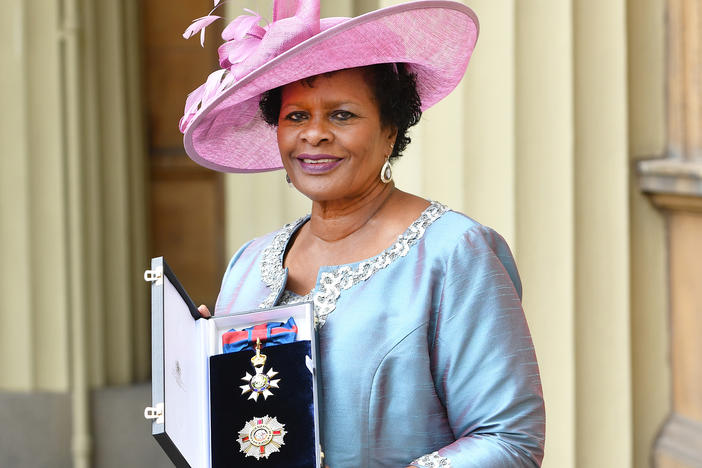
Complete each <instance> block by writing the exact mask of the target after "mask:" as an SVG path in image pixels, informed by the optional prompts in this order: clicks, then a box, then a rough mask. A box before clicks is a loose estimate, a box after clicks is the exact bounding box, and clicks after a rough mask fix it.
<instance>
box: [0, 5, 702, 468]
mask: <svg viewBox="0 0 702 468" xmlns="http://www.w3.org/2000/svg"><path fill="white" fill-rule="evenodd" d="M271 3H272V2H271V1H270V0H249V1H241V0H236V1H231V2H229V3H228V4H227V5H226V11H227V14H228V15H230V16H236V15H238V14H240V12H241V10H242V8H244V7H249V8H251V9H255V10H257V11H258V12H260V13H261V14H263V15H264V16H269V15H270V11H271ZM322 3H323V8H322V10H323V16H354V15H358V14H361V13H363V12H366V11H369V10H372V9H375V8H378V7H381V6H386V5H389V4H392V3H399V2H392V1H388V0H333V1H332V0H324V1H323V2H322ZM466 3H467V4H468V5H469V6H471V7H472V8H473V9H475V11H476V12H477V14H478V16H479V17H480V20H481V38H480V40H479V41H478V48H477V49H476V52H475V55H474V58H473V60H472V62H471V64H470V67H469V70H468V74H467V76H466V78H465V79H464V80H463V82H462V84H461V85H460V86H459V88H458V89H457V90H456V91H455V92H454V93H453V94H452V95H451V96H450V97H449V98H448V99H446V100H445V101H444V102H442V103H440V104H439V105H437V106H436V107H435V108H432V109H431V110H429V111H428V112H426V114H425V115H424V117H423V121H422V123H421V124H420V126H419V127H418V128H417V129H416V130H415V131H414V132H413V134H412V138H413V143H412V145H411V146H410V149H409V150H408V152H407V155H406V156H405V157H404V158H403V159H402V160H401V161H400V162H399V163H398V164H397V170H396V177H395V180H396V181H397V183H398V185H399V187H400V188H402V189H405V190H408V191H411V192H414V193H418V194H421V195H423V196H426V197H428V198H431V199H436V200H440V201H442V202H444V203H446V204H448V205H449V206H451V207H452V208H454V209H456V210H460V211H463V212H465V213H467V214H469V215H470V216H472V217H474V218H476V219H477V220H479V221H480V222H482V223H483V224H487V225H490V226H492V227H494V228H496V229H497V230H498V231H499V232H501V233H502V234H503V235H504V236H505V238H506V239H507V240H508V242H509V244H510V245H511V247H512V249H513V251H514V253H515V255H516V257H517V261H518V264H519V268H520V272H521V275H522V279H523V282H524V291H525V294H524V305H525V309H526V313H527V318H528V320H529V323H530V326H531V330H532V333H533V337H534V342H535V346H536V351H537V355H538V358H539V362H540V366H541V373H542V380H543V385H544V395H545V399H546V405H547V406H546V409H547V447H546V458H545V461H544V467H547V468H563V467H566V468H569V467H577V468H589V467H593V468H595V467H597V468H602V467H612V468H629V467H636V468H647V467H653V466H658V467H692V466H702V359H701V358H702V345H700V341H702V340H700V338H699V337H700V336H702V59H701V56H702V0H629V1H625V0H471V1H469V2H466ZM211 6H212V0H144V1H137V0H3V1H2V3H1V10H0V11H1V12H2V14H0V60H1V63H2V72H1V73H0V89H1V90H2V109H3V111H2V117H0V142H2V143H1V145H2V146H1V147H0V148H2V150H1V153H0V227H1V230H0V297H1V298H2V301H1V302H2V305H1V306H0V320H1V321H0V323H1V325H0V466H2V467H9V468H12V467H32V468H34V467H64V466H66V467H67V466H75V467H88V466H96V467H113V466H114V467H124V466H134V467H139V466H144V467H146V466H149V467H156V466H170V464H169V462H168V461H167V459H166V458H165V456H164V455H163V454H162V453H161V452H160V450H159V449H158V447H157V445H156V443H155V442H154V441H153V440H152V439H151V436H150V424H149V423H148V422H147V421H145V420H144V419H143V416H142V413H143V409H144V407H145V406H147V405H150V404H151V401H150V390H149V383H148V380H149V377H150V343H149V335H150V328H149V326H150V325H149V305H148V291H149V289H148V285H147V284H146V283H144V281H143V278H142V275H143V271H144V270H145V269H146V268H147V267H148V265H149V259H150V257H151V256H156V255H165V256H166V259H167V261H168V262H169V263H170V265H171V266H172V267H173V269H174V270H175V272H176V273H177V274H178V276H179V277H180V279H181V280H182V282H183V284H184V285H185V286H186V288H187V289H188V290H189V292H190V293H191V296H192V297H193V298H194V300H195V301H196V302H198V303H206V304H208V305H210V306H212V305H213V303H214V301H215V298H216V294H217V291H218V286H219V281H220V277H221V274H222V272H223V270H224V267H225V265H226V262H227V260H228V257H229V256H230V255H231V254H232V253H233V252H234V251H235V250H236V249H237V248H238V247H239V246H240V245H241V244H242V243H243V242H244V241H245V240H247V239H249V238H251V237H254V236H257V235H261V234H263V233H266V232H268V231H271V230H273V229H276V228H278V227H279V226H281V225H282V224H283V223H285V222H287V221H290V220H292V219H294V218H296V217H297V216H299V215H301V214H304V213H305V212H306V211H307V209H308V205H309V204H308V202H307V201H306V200H304V199H303V198H301V196H299V195H298V194H297V193H296V192H294V191H293V190H290V189H288V187H287V185H286V183H285V181H284V179H283V175H282V174H281V173H280V172H276V173H269V174H257V175H223V174H218V173H214V172H211V171H208V170H205V169H203V168H200V167H199V166H197V165H195V164H194V163H192V162H191V161H190V160H189V159H188V158H187V157H186V156H185V154H184V152H183V149H182V140H181V135H180V134H179V132H178V129H177V122H178V119H179V118H180V115H181V112H182V108H183V104H184V99H185V96H186V94H187V93H188V92H189V91H191V90H192V89H194V88H195V87H196V86H198V85H199V84H200V83H201V82H202V81H203V79H204V77H205V76H206V74H207V73H208V72H209V71H211V70H212V69H213V68H214V67H215V66H216V47H217V46H218V45H219V40H218V39H219V38H218V37H217V31H216V30H215V28H210V29H208V35H209V39H208V41H207V42H206V43H205V49H204V50H203V49H201V48H200V45H199V43H198V41H197V39H191V40H190V41H185V40H184V39H182V37H181V34H182V32H183V31H184V30H185V28H186V27H187V25H188V24H189V23H190V21H191V20H192V19H194V18H196V17H199V16H203V15H204V14H206V13H207V12H208V11H209V10H210V9H211Z"/></svg>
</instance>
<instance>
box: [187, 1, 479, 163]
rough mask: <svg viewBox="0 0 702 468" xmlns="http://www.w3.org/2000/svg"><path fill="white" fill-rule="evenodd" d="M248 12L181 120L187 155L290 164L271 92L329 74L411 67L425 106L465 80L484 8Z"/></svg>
mask: <svg viewBox="0 0 702 468" xmlns="http://www.w3.org/2000/svg"><path fill="white" fill-rule="evenodd" d="M218 3H219V0H215V6H217V4H218ZM247 11H248V10H247ZM249 13H251V15H245V16H240V17H238V18H236V19H235V20H234V21H232V22H231V23H230V24H229V25H228V26H227V27H226V28H225V29H224V31H223V32H222V38H223V39H224V40H225V41H226V42H225V43H224V44H223V45H222V46H220V48H219V62H220V66H221V67H222V68H221V69H220V70H217V71H215V72H213V73H212V74H210V76H209V77H208V79H207V81H206V82H205V83H204V84H203V85H202V86H200V87H199V88H197V89H196V90H195V91H193V92H192V93H190V95H189V96H188V99H187V101H186V103H185V113H184V115H183V118H182V119H181V120H180V130H181V131H182V132H183V133H184V137H183V142H184V145H185V150H186V152H187V153H188V155H189V156H190V157H191V158H192V159H193V160H194V161H195V162H197V163H198V164H201V165H202V166H205V167H208V168H210V169H214V170H216V171H223V172H263V171H271V170H276V169H280V168H281V167H282V162H281V160H280V153H279V151H278V145H277V141H276V130H275V128H273V127H271V126H270V125H268V124H266V123H265V122H264V120H263V117H262V116H261V112H260V110H259V107H258V103H259V100H260V98H261V94H262V93H264V92H265V91H268V90H270V89H274V88H277V87H279V86H282V85H285V84H288V83H292V82H295V81H298V80H300V79H302V78H307V77H310V76H314V75H318V74H320V73H327V72H331V71H335V70H341V69H345V68H353V67H360V66H365V65H372V64H377V63H405V64H407V66H408V67H409V69H410V71H411V72H412V73H416V75H417V90H418V92H419V96H420V98H421V100H422V109H423V110H426V109H427V108H429V107H431V106H432V105H434V104H436V103H437V102H438V101H440V100H441V99H443V98H444V97H445V96H446V95H448V94H449V93H450V92H451V91H452V90H453V89H454V88H455V87H456V86H457V85H458V83H459V82H460V80H461V78H462V77H463V75H464V73H465V71H466V67H467V66H468V62H469V60H470V57H471V55H472V53H473V48H474V47H475V42H476V41H477V39H478V30H479V26H478V19H477V17H476V15H475V13H473V11H472V10H471V9H470V8H468V7H466V6H465V5H463V4H461V3H458V2H453V1H432V0H425V1H416V2H409V3H404V4H400V5H396V6H391V7H387V8H382V9H380V10H376V11H373V12H370V13H367V14H365V15H361V16H358V17H356V18H322V19H320V17H319V0H288V1H285V0H276V1H275V2H274V4H273V21H272V22H271V23H270V24H268V25H267V26H265V27H262V26H260V25H259V21H260V17H259V16H258V15H256V14H255V13H253V12H250V11H249ZM217 18H218V17H217V16H213V15H208V16H205V17H203V18H200V19H198V20H195V21H194V22H193V24H192V25H191V26H190V27H189V28H188V30H187V31H186V32H185V34H184V36H186V37H189V36H191V35H193V34H195V33H196V32H198V31H201V33H202V34H203V36H202V37H203V39H204V29H203V28H204V27H205V26H207V25H208V24H210V23H211V22H212V21H214V20H215V19H217Z"/></svg>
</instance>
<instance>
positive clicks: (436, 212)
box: [260, 201, 448, 327]
mask: <svg viewBox="0 0 702 468" xmlns="http://www.w3.org/2000/svg"><path fill="white" fill-rule="evenodd" d="M446 211H448V208H447V207H446V206H444V205H442V204H441V203H438V202H434V201H433V202H431V203H430V204H429V206H428V207H427V208H425V209H424V211H422V213H421V214H420V215H419V217H417V219H416V220H414V222H412V224H410V225H409V227H408V228H407V229H406V230H405V231H404V232H403V233H402V234H400V235H399V236H398V237H397V240H396V241H395V242H394V243H393V244H392V245H391V246H389V247H388V248H386V249H385V250H383V251H382V252H380V253H379V254H377V255H375V256H373V257H370V258H367V259H364V260H360V261H357V262H353V263H347V264H342V265H329V266H323V267H321V268H320V269H319V274H318V279H317V283H316V285H315V288H314V289H313V290H312V291H310V293H309V294H307V295H306V296H300V297H303V298H308V297H310V296H311V298H312V300H313V302H314V309H315V324H316V325H317V326H318V327H321V326H322V325H324V323H325V322H326V319H327V316H328V315H329V314H330V313H331V312H333V311H334V309H335V308H336V299H337V298H338V297H339V295H340V294H341V290H342V289H344V290H345V289H350V288H351V287H352V286H354V285H356V284H358V283H360V282H361V281H365V280H367V279H368V278H370V277H371V276H373V274H375V272H376V271H378V270H381V269H383V268H385V267H387V266H388V265H390V264H391V263H392V262H393V261H395V260H396V259H397V258H399V257H404V256H405V255H407V253H408V252H409V250H410V247H412V245H414V244H415V243H416V242H417V241H418V240H419V239H421V238H422V237H423V236H424V232H425V231H426V229H427V228H428V227H429V226H430V225H431V224H432V223H433V222H434V221H436V220H437V219H438V218H439V217H441V215H443V214H444V213H445V212H446ZM309 218H310V216H309V215H307V216H303V217H301V218H299V219H298V220H296V221H295V222H293V223H290V224H286V225H285V226H283V227H282V228H281V229H280V231H278V233H276V235H275V236H274V237H273V240H272V241H271V244H270V245H269V246H268V247H266V248H265V249H264V250H263V252H262V255H261V264H260V267H261V277H262V279H263V282H264V283H265V284H266V286H268V287H269V288H270V290H271V292H270V294H269V295H268V297H267V298H266V299H265V300H264V301H263V302H262V303H261V305H260V307H272V306H273V305H275V303H276V301H277V300H278V298H279V297H280V296H281V293H282V288H283V286H284V283H285V280H286V278H287V270H286V268H284V267H283V257H284V256H285V252H286V250H287V247H288V243H289V242H290V239H291V238H292V237H293V235H294V234H295V232H296V231H297V230H298V229H299V228H300V226H302V224H304V223H305V222H306V221H307V220H308V219H309Z"/></svg>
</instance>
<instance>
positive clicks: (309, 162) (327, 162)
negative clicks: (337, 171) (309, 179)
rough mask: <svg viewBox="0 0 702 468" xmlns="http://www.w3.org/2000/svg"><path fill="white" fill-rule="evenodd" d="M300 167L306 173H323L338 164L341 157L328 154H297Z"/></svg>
mask: <svg viewBox="0 0 702 468" xmlns="http://www.w3.org/2000/svg"><path fill="white" fill-rule="evenodd" d="M296 159H297V161H298V162H299V163H300V168H301V169H302V171H303V172H305V173H307V174H323V173H325V172H329V171H331V170H332V169H334V168H335V167H336V166H338V165H339V164H340V163H341V161H343V159H342V158H337V157H336V156H332V155H330V154H299V155H297V157H296Z"/></svg>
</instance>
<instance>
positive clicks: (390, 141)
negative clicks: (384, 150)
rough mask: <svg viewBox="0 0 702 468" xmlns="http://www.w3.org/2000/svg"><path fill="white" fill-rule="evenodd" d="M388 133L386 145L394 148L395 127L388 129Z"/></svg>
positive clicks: (395, 138)
mask: <svg viewBox="0 0 702 468" xmlns="http://www.w3.org/2000/svg"><path fill="white" fill-rule="evenodd" d="M389 130H390V133H388V145H389V146H390V147H391V148H395V140H397V127H395V126H394V125H392V126H390V127H389Z"/></svg>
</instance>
